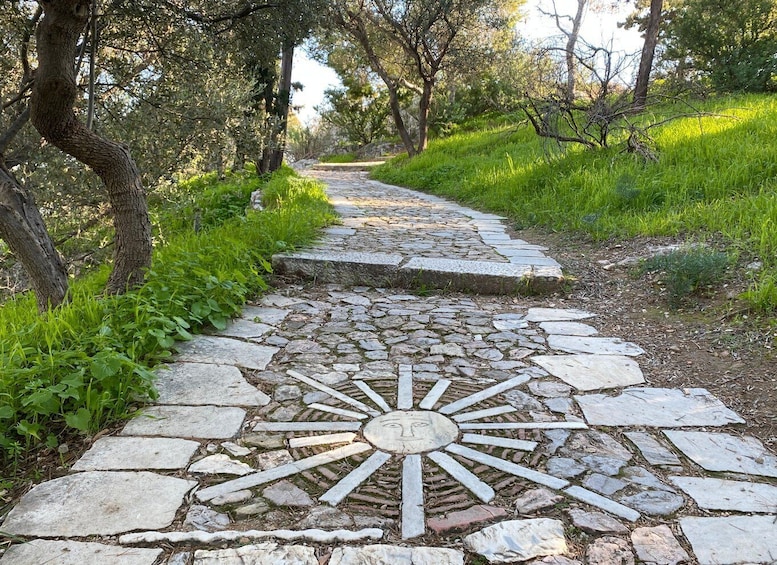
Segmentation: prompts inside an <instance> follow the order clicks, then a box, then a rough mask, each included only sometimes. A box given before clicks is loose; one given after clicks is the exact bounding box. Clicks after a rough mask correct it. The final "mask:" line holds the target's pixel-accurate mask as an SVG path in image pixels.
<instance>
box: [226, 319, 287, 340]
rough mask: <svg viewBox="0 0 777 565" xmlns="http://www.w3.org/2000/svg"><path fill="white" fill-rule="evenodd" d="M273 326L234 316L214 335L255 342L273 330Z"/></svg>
mask: <svg viewBox="0 0 777 565" xmlns="http://www.w3.org/2000/svg"><path fill="white" fill-rule="evenodd" d="M274 329H275V327H273V326H270V325H268V324H263V323H261V322H254V321H252V320H247V319H244V318H236V319H234V320H231V321H230V322H229V323H228V324H227V327H226V328H224V329H223V330H220V331H218V332H216V335H220V336H225V337H236V338H240V339H245V340H248V341H253V342H256V343H261V342H262V336H264V335H266V334H268V333H270V332H271V331H273V330H274Z"/></svg>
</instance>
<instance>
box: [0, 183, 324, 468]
mask: <svg viewBox="0 0 777 565" xmlns="http://www.w3.org/2000/svg"><path fill="white" fill-rule="evenodd" d="M230 182H232V181H230ZM252 182H253V181H251V182H249V181H247V180H246V179H241V180H240V181H239V182H238V185H239V186H241V187H242V188H240V189H239V190H237V191H236V192H238V193H240V194H241V195H242V196H240V198H238V197H237V196H234V193H235V191H234V190H232V189H225V188H224V185H220V184H219V183H217V182H216V180H215V179H212V180H207V181H205V184H204V185H203V189H202V190H201V191H200V192H201V194H202V196H203V199H195V202H194V204H196V205H197V206H199V207H200V209H202V210H207V217H208V218H209V219H208V221H207V222H205V221H204V222H203V223H202V224H201V226H200V229H199V231H195V230H194V226H192V225H190V224H188V225H186V226H184V224H187V222H182V223H181V224H180V225H179V226H178V228H180V229H177V231H173V232H172V233H169V234H168V237H167V244H166V245H164V246H158V247H157V249H156V250H155V253H154V263H153V267H152V269H151V270H150V271H149V272H148V276H147V281H146V283H145V284H144V285H143V286H142V287H141V288H139V289H137V290H135V291H133V292H129V293H127V294H125V295H122V296H109V297H105V296H101V295H100V294H99V292H100V290H99V289H100V288H101V287H102V284H103V283H104V281H105V278H106V277H107V269H104V270H103V271H101V272H98V273H93V274H92V275H90V276H89V277H87V278H86V279H84V280H80V281H76V282H74V284H73V287H72V292H71V299H70V301H69V303H68V304H66V305H64V306H62V307H60V308H58V309H56V310H53V311H50V312H48V313H46V314H44V315H40V316H39V315H38V314H37V309H36V306H35V300H34V297H32V296H30V295H24V296H19V297H17V298H15V299H13V300H11V301H9V302H8V303H6V304H5V305H4V306H2V308H0V366H2V368H3V370H2V374H1V375H0V458H2V460H3V462H4V466H7V465H10V466H13V464H14V463H16V462H18V461H19V459H20V457H22V456H23V455H24V454H25V453H27V452H28V450H29V449H31V448H34V447H36V446H40V445H47V446H49V447H55V446H56V445H57V444H58V443H60V442H61V441H62V439H63V438H64V437H67V435H68V434H72V433H73V432H88V431H95V430H98V429H100V428H101V427H103V426H105V425H106V424H108V423H110V422H111V421H115V420H117V419H121V418H126V417H128V416H130V415H131V413H132V411H133V410H134V409H135V407H136V405H137V403H138V401H141V400H143V399H146V398H153V397H154V394H155V393H154V389H153V383H154V376H153V373H152V371H151V368H152V367H153V366H154V365H155V364H156V363H158V362H160V361H162V360H164V359H166V358H168V357H170V355H171V350H172V348H173V346H174V344H175V342H176V341H177V340H186V339H190V338H191V335H192V333H195V332H198V331H200V330H202V329H203V328H204V327H206V326H213V327H216V328H223V327H224V326H225V325H226V323H227V321H228V320H229V318H230V317H232V316H234V315H235V314H236V313H238V312H239V311H240V309H241V307H242V305H243V304H244V303H245V302H246V300H247V299H249V298H251V297H253V296H256V295H257V294H258V293H260V292H261V291H262V290H264V289H266V288H267V283H266V281H265V275H266V274H267V273H268V272H269V271H270V264H269V259H270V257H271V256H272V254H273V253H275V252H276V251H278V250H279V249H288V248H290V247H294V246H297V245H300V244H303V243H306V242H309V241H310V240H311V239H312V238H314V237H315V236H316V234H317V232H318V228H320V227H321V226H323V225H326V224H327V223H330V222H331V221H332V220H333V219H334V215H333V212H332V209H331V207H330V206H329V204H328V202H327V200H326V197H325V193H324V191H323V188H322V186H321V185H320V184H319V183H317V182H316V181H312V180H308V179H299V178H298V177H296V176H295V175H294V173H293V172H291V171H290V170H289V169H284V170H283V171H282V172H280V173H279V174H276V175H275V176H274V177H273V178H272V179H271V180H270V181H269V182H268V183H267V187H268V189H267V194H269V195H272V196H271V197H268V201H267V202H266V204H267V208H266V209H265V210H264V211H262V212H257V211H249V212H247V213H246V212H245V206H243V203H244V193H245V191H248V188H252V187H251V186H248V185H250V184H252ZM244 185H245V186H244ZM233 188H234V186H233ZM248 193H249V194H250V191H248ZM223 194H230V196H228V197H224V198H222V197H220V196H218V195H223ZM238 208H239V212H238ZM174 216H175V214H172V213H171V212H169V210H168V211H166V212H161V213H160V215H159V217H160V218H165V217H168V218H172V217H174ZM203 217H205V215H203ZM168 227H169V226H168ZM9 468H10V467H9ZM4 476H8V475H7V474H5V473H4Z"/></svg>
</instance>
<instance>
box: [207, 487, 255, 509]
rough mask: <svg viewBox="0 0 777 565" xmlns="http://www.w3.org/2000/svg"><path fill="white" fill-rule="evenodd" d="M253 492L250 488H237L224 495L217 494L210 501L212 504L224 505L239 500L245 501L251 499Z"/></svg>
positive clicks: (236, 502) (237, 502) (239, 501)
mask: <svg viewBox="0 0 777 565" xmlns="http://www.w3.org/2000/svg"><path fill="white" fill-rule="evenodd" d="M253 496H254V495H253V493H252V492H251V491H250V490H238V491H235V492H230V493H229V494H225V495H224V496H217V497H216V498H214V499H213V500H211V501H210V503H211V504H213V506H226V505H227V504H239V503H241V502H245V501H246V500H251V498H253Z"/></svg>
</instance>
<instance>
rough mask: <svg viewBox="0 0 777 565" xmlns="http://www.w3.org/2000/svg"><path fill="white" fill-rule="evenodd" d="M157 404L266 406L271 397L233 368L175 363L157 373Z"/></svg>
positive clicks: (206, 364) (228, 366) (205, 364)
mask: <svg viewBox="0 0 777 565" xmlns="http://www.w3.org/2000/svg"><path fill="white" fill-rule="evenodd" d="M156 388H157V391H158V392H159V398H158V399H157V403H159V404H177V405H213V406H266V405H267V404H269V403H270V397H269V396H267V395H266V394H265V393H263V392H261V391H260V390H258V389H257V388H256V387H254V386H252V385H250V384H249V383H248V381H246V380H245V378H243V375H242V373H241V372H240V369H238V368H237V367H234V366H232V365H213V364H208V363H173V364H171V365H167V366H166V367H164V368H163V369H160V370H158V371H157V381H156Z"/></svg>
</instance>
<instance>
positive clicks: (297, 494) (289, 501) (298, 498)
mask: <svg viewBox="0 0 777 565" xmlns="http://www.w3.org/2000/svg"><path fill="white" fill-rule="evenodd" d="M262 496H263V497H264V498H266V499H267V500H269V501H270V502H272V503H273V504H275V505H276V506H313V499H312V498H310V496H309V495H308V493H306V492H305V491H304V490H302V489H301V488H299V487H298V486H296V485H294V484H292V483H290V482H289V481H279V482H277V483H275V484H274V485H271V486H269V487H267V488H266V489H264V490H263V491H262Z"/></svg>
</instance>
